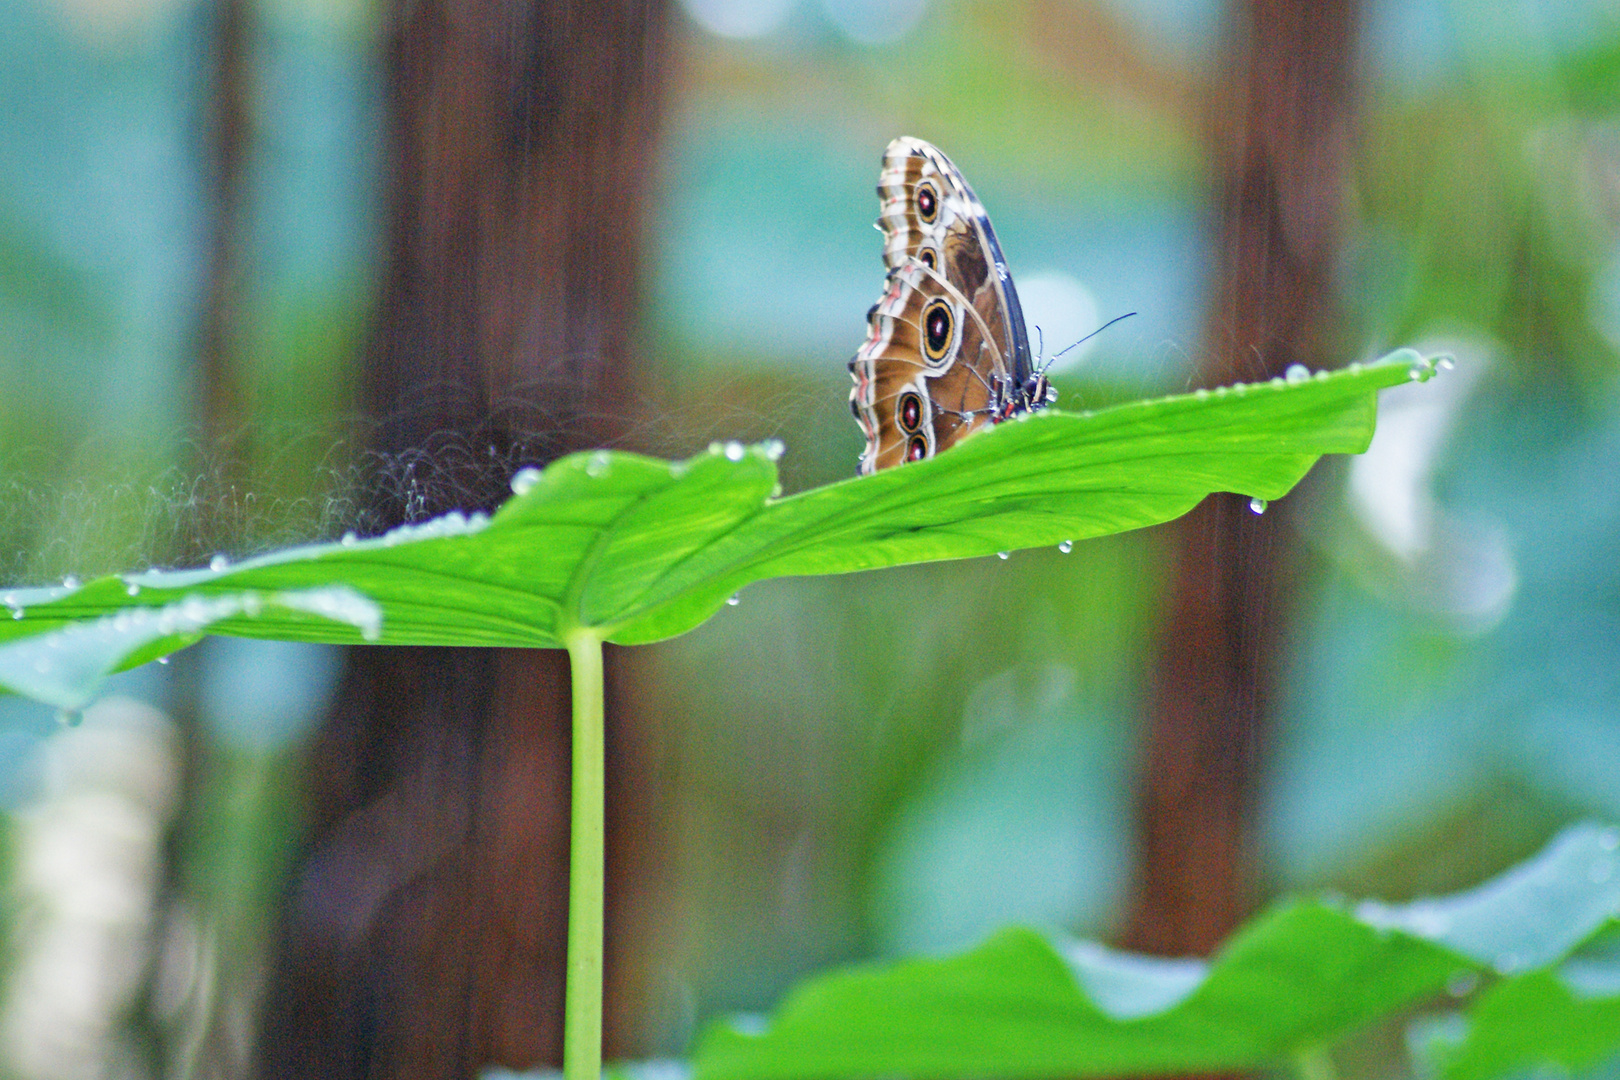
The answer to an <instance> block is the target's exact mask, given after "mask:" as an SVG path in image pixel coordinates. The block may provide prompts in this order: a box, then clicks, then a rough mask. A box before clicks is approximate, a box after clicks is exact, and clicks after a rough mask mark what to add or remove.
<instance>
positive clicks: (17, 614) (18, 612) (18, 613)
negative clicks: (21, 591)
mask: <svg viewBox="0 0 1620 1080" xmlns="http://www.w3.org/2000/svg"><path fill="white" fill-rule="evenodd" d="M11 617H12V618H13V619H20V618H22V617H23V609H22V608H20V607H14V608H12V609H11Z"/></svg>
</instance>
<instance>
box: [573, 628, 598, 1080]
mask: <svg viewBox="0 0 1620 1080" xmlns="http://www.w3.org/2000/svg"><path fill="white" fill-rule="evenodd" d="M568 661H569V665H570V668H571V671H572V675H573V684H574V784H573V812H572V819H573V826H572V832H571V836H570V840H569V846H568V976H567V985H566V988H565V990H564V999H563V1001H564V1004H563V1077H564V1080H601V1077H602V866H603V863H602V834H603V826H602V815H603V813H604V811H605V796H604V794H603V783H604V777H603V774H604V772H605V771H606V770H605V763H604V756H603V755H604V742H603V733H602V639H601V638H599V637H596V636H595V635H594V634H591V633H590V632H588V631H583V630H582V631H579V632H576V633H574V634H572V635H570V636H569V638H568Z"/></svg>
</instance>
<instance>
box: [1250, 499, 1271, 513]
mask: <svg viewBox="0 0 1620 1080" xmlns="http://www.w3.org/2000/svg"><path fill="white" fill-rule="evenodd" d="M1270 505H1271V504H1270V503H1268V502H1266V500H1264V499H1250V500H1249V509H1250V510H1253V511H1254V512H1255V513H1257V514H1263V513H1265V512H1266V507H1268V506H1270Z"/></svg>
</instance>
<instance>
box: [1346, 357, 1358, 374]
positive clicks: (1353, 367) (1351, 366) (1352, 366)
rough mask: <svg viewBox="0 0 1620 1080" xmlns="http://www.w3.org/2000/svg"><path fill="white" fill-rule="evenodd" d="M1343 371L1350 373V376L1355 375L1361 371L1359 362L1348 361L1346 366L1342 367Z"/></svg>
mask: <svg viewBox="0 0 1620 1080" xmlns="http://www.w3.org/2000/svg"><path fill="white" fill-rule="evenodd" d="M1344 370H1346V371H1348V372H1350V374H1352V375H1354V374H1356V373H1357V372H1358V371H1360V370H1361V361H1360V360H1352V361H1350V362H1349V363H1348V364H1346V365H1345V366H1344Z"/></svg>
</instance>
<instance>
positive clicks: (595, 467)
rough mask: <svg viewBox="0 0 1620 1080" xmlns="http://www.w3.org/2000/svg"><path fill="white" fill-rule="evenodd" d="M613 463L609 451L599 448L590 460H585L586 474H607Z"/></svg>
mask: <svg viewBox="0 0 1620 1080" xmlns="http://www.w3.org/2000/svg"><path fill="white" fill-rule="evenodd" d="M611 465H612V459H611V458H609V457H608V453H607V451H606V450H598V451H597V452H596V453H594V454H592V455H591V456H590V460H588V461H586V462H585V475H586V476H606V475H607V471H608V469H609V468H610V467H611Z"/></svg>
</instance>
